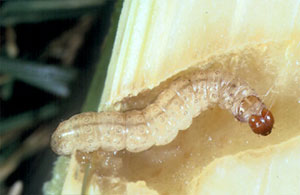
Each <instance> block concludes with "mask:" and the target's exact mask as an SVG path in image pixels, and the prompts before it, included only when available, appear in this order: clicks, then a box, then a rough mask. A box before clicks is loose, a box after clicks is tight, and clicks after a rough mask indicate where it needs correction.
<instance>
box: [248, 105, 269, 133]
mask: <svg viewBox="0 0 300 195" xmlns="http://www.w3.org/2000/svg"><path fill="white" fill-rule="evenodd" d="M273 125H274V117H273V115H272V113H271V112H270V111H269V110H268V109H266V108H264V109H262V111H261V115H252V116H251V117H250V118H249V126H250V127H251V129H252V131H253V132H254V133H256V134H260V135H263V136H267V135H269V134H270V133H271V131H272V128H273Z"/></svg>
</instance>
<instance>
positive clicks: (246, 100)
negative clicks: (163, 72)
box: [51, 70, 274, 155]
mask: <svg viewBox="0 0 300 195" xmlns="http://www.w3.org/2000/svg"><path fill="white" fill-rule="evenodd" d="M213 105H219V106H220V107H221V108H223V109H227V110H229V111H231V113H232V114H233V115H234V116H235V118H237V119H238V120H239V121H241V122H248V123H249V126H250V127H251V128H252V130H253V131H254V132H255V133H257V134H260V135H268V134H269V133H270V132H271V130H272V127H273V123H274V118H273V116H272V114H271V112H270V111H269V110H268V109H267V108H266V106H265V104H264V103H263V102H262V101H261V100H260V99H259V98H258V96H257V94H256V93H255V91H254V90H253V89H252V88H251V87H250V86H248V85H247V83H246V82H244V81H242V80H240V79H238V78H235V77H233V76H232V75H230V74H227V73H221V72H219V71H203V70H197V71H195V72H193V73H190V74H188V75H185V76H181V77H179V78H177V79H176V80H174V81H173V82H172V83H171V84H170V85H169V86H168V87H167V88H166V89H165V90H163V91H162V92H161V93H160V94H159V95H158V97H157V98H156V100H155V101H154V102H153V103H152V104H150V105H148V106H146V107H145V108H144V109H140V110H131V111H125V112H112V111H109V112H86V113H81V114H77V115H74V116H73V117H71V118H70V119H68V120H66V121H64V122H62V123H60V124H59V126H58V127H57V129H56V131H55V132H54V133H53V135H52V139H51V147H52V149H53V151H54V152H56V153H57V154H60V155H69V154H71V153H72V152H74V151H75V150H80V151H82V152H92V151H95V150H97V149H99V148H102V149H103V150H106V151H119V150H123V149H126V150H128V151H130V152H140V151H144V150H147V149H148V148H150V147H151V146H153V145H157V146H159V145H165V144H168V143H170V142H171V141H172V140H174V139H175V137H176V135H177V134H178V131H179V130H185V129H187V128H188V127H189V126H190V125H191V123H192V120H193V118H194V117H196V116H198V115H199V114H200V113H201V112H203V111H205V110H207V109H208V108H209V107H211V106H213Z"/></svg>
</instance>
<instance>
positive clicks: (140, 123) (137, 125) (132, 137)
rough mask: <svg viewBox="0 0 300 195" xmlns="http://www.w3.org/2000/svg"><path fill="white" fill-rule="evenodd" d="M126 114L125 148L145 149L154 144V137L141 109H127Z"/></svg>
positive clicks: (134, 150)
mask: <svg viewBox="0 0 300 195" xmlns="http://www.w3.org/2000/svg"><path fill="white" fill-rule="evenodd" d="M125 116H126V130H127V139H126V149H127V150H128V151H130V152H140V151H144V150H147V149H148V148H150V147H151V146H153V145H154V137H153V135H152V132H151V130H150V129H149V127H148V126H147V123H146V120H145V117H144V115H143V112H142V111H136V110H133V111H128V112H125Z"/></svg>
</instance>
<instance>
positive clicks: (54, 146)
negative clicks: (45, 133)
mask: <svg viewBox="0 0 300 195" xmlns="http://www.w3.org/2000/svg"><path fill="white" fill-rule="evenodd" d="M59 145H60V144H59V142H58V141H57V135H56V133H55V132H54V133H53V135H52V136H51V141H50V146H51V149H52V151H53V152H55V153H56V154H58V155H62V152H61V151H60V150H59V148H60V147H59Z"/></svg>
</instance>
